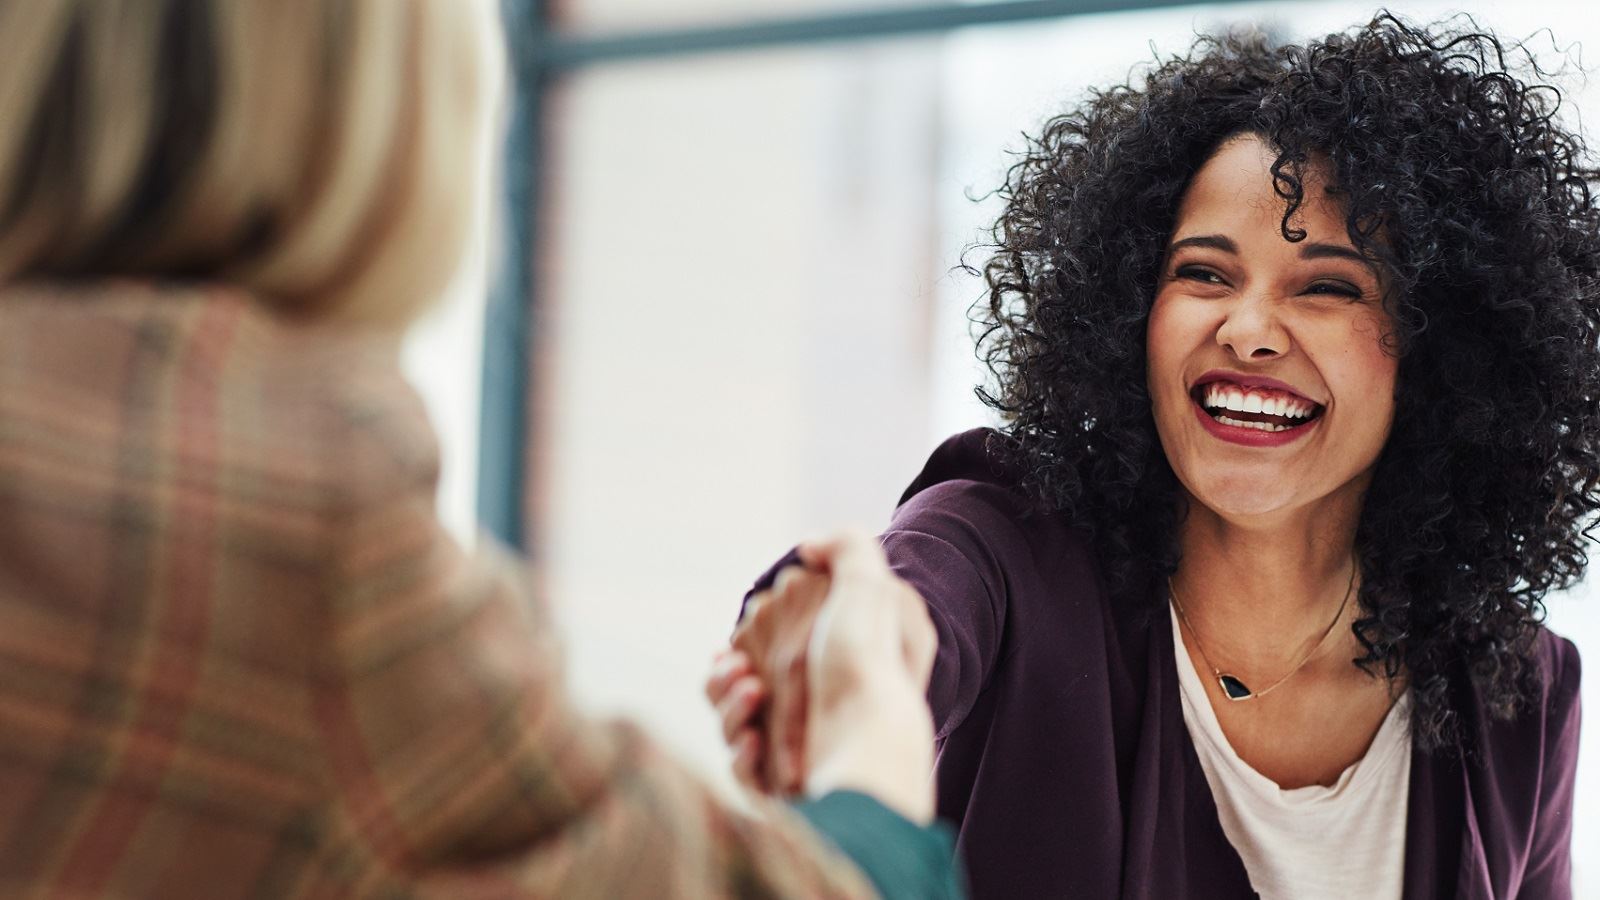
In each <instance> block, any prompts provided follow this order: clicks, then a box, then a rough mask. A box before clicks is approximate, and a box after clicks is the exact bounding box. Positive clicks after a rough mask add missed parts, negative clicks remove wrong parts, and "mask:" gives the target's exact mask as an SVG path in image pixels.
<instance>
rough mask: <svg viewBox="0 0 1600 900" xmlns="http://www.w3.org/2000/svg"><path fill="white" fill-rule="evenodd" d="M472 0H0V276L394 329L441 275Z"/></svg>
mask: <svg viewBox="0 0 1600 900" xmlns="http://www.w3.org/2000/svg"><path fill="white" fill-rule="evenodd" d="M500 53H501V51H500V44H499V40H498V31H497V29H495V28H494V27H493V26H492V24H491V17H490V11H489V8H488V5H487V3H486V2H485V0H0V122H5V123H7V126H6V127H5V128H3V129H0V282H12V281H17V280H22V279H30V280H31V279H35V278H43V279H92V278H108V277H109V278H115V277H137V278H155V279H162V280H166V279H184V280H189V279H203V280H220V281H226V282H230V283H233V284H236V285H239V286H241V287H244V288H245V289H247V290H250V291H252V292H254V293H256V294H257V295H259V296H260V297H262V298H263V299H265V300H267V301H269V302H271V303H273V304H275V305H277V306H279V307H280V308H283V309H285V310H289V311H295V312H302V313H310V314H319V315H320V314H327V313H337V314H341V315H353V316H355V317H358V318H362V319H376V320H385V321H390V322H395V321H400V320H408V319H409V318H410V317H411V316H412V315H413V314H414V313H415V312H416V311H418V310H419V309H420V308H421V307H422V306H424V305H425V304H427V303H428V302H429V301H431V300H432V299H433V297H434V295H436V294H437V293H438V292H440V291H441V290H442V288H443V287H444V284H445V282H446V280H448V278H449V277H450V275H452V274H453V273H454V271H455V269H456V267H457V266H458V265H459V263H460V260H461V256H462V250H463V247H464V243H465V239H466V236H467V234H468V233H469V230H470V226H471V224H472V222H471V220H472V216H473V213H474V212H475V210H476V207H477V204H476V203H475V202H474V200H475V185H476V184H477V183H478V181H479V179H478V177H477V175H478V168H479V166H480V165H481V164H482V161H483V159H484V157H485V154H484V153H483V152H482V151H483V149H484V144H483V141H484V139H485V138H486V136H487V133H488V129H487V128H486V127H485V123H486V122H487V121H488V119H489V114H488V110H487V109H486V104H487V103H488V102H489V99H490V98H491V97H492V96H493V95H494V91H493V85H494V83H495V79H496V77H497V75H498V69H499V66H500V63H501V55H500Z"/></svg>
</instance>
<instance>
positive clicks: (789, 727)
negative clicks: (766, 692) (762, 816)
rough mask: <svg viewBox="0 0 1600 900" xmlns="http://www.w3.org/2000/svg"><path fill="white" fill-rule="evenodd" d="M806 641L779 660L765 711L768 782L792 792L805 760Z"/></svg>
mask: <svg viewBox="0 0 1600 900" xmlns="http://www.w3.org/2000/svg"><path fill="white" fill-rule="evenodd" d="M805 643H806V642H805V641H803V640H797V641H796V643H795V644H794V645H792V647H791V649H790V651H789V652H788V653H786V654H785V655H784V656H783V657H782V658H781V659H780V660H779V668H778V669H777V670H776V673H775V677H776V678H778V679H779V682H778V684H776V685H775V686H774V690H773V698H772V705H771V707H770V708H769V710H768V713H767V747H768V751H769V756H770V759H769V760H768V773H767V782H768V783H769V784H771V785H772V786H773V788H774V789H777V790H781V791H786V792H788V791H791V789H793V788H794V787H795V786H797V785H798V784H799V783H800V782H801V780H802V777H803V774H804V773H803V767H804V760H803V757H802V754H801V753H799V752H798V750H799V748H800V747H802V746H803V742H804V741H805V723H806V709H807V700H806V694H807V688H806V652H805Z"/></svg>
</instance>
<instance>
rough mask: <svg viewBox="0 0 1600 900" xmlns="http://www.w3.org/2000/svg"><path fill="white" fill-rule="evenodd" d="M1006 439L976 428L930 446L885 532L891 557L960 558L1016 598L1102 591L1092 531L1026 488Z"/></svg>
mask: <svg viewBox="0 0 1600 900" xmlns="http://www.w3.org/2000/svg"><path fill="white" fill-rule="evenodd" d="M1004 440H1005V438H1004V436H1003V435H1001V434H999V433H998V432H995V431H992V430H990V429H976V430H973V431H967V432H963V433H961V434H958V435H955V436H954V437H951V438H949V439H948V440H946V441H945V442H944V443H943V444H941V445H940V446H939V447H938V449H936V450H935V451H934V452H933V454H932V455H931V456H930V457H929V459H928V462H927V464H926V465H925V466H924V467H923V469H922V472H921V473H920V474H918V475H917V477H916V479H915V480H913V481H912V483H911V485H910V487H908V488H907V489H906V491H905V494H904V496H903V497H902V498H901V500H900V505H899V507H898V508H897V509H896V510H895V514H894V517H893V519H892V520H891V522H890V526H889V529H888V531H887V532H886V533H885V535H884V541H885V546H886V548H887V549H888V551H889V555H890V561H891V562H894V563H897V564H898V563H900V562H902V561H905V560H906V558H907V557H914V556H926V557H928V558H930V559H934V558H944V559H950V558H959V559H960V560H962V561H964V563H965V566H966V567H970V569H971V570H972V572H973V573H974V574H976V576H977V577H979V578H980V579H981V580H982V581H983V583H984V584H985V585H986V587H987V589H988V591H989V593H990V594H991V595H992V596H995V597H997V598H1006V601H1007V602H1008V603H1011V604H1015V603H1016V602H1018V601H1021V602H1022V603H1023V604H1025V605H1033V601H1034V600H1037V599H1039V598H1043V597H1047V596H1048V597H1058V596H1062V595H1064V594H1071V595H1076V594H1084V593H1085V592H1089V593H1097V592H1098V586H1099V581H1100V578H1099V569H1098V566H1097V565H1096V564H1095V563H1094V560H1093V554H1092V551H1091V547H1090V542H1089V540H1088V537H1087V535H1085V534H1084V533H1083V532H1082V531H1080V530H1079V529H1077V528H1075V527H1073V526H1072V525H1071V524H1070V523H1069V522H1068V521H1067V520H1066V517H1064V516H1062V515H1059V514H1056V513H1053V512H1051V511H1049V510H1047V509H1044V508H1043V507H1042V506H1041V505H1040V504H1039V503H1038V502H1036V501H1035V500H1034V499H1033V497H1032V496H1031V495H1030V494H1029V493H1028V492H1027V491H1026V490H1025V489H1024V488H1023V487H1022V485H1021V479H1020V478H1019V477H1018V476H1017V474H1016V472H1015V471H1014V469H1013V468H1012V467H1011V466H1010V465H1009V463H1008V460H1007V459H1006V456H1005V453H1004ZM957 555H958V556H957ZM897 557H899V558H898V559H897ZM944 569H946V570H947V569H948V565H946V566H945V567H944Z"/></svg>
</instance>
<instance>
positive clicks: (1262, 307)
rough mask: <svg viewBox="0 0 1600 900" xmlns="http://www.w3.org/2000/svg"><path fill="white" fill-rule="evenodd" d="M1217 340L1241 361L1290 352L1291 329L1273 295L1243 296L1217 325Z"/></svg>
mask: <svg viewBox="0 0 1600 900" xmlns="http://www.w3.org/2000/svg"><path fill="white" fill-rule="evenodd" d="M1217 343H1218V344H1221V345H1222V347H1223V349H1225V350H1227V351H1228V352H1229V353H1232V354H1233V355H1234V356H1235V357H1236V358H1238V359H1240V360H1263V359H1272V358H1274V357H1278V356H1282V355H1283V354H1285V353H1287V352H1289V332H1288V330H1287V329H1285V328H1284V327H1283V323H1282V322H1281V321H1279V319H1278V310H1277V305H1276V304H1275V303H1273V302H1272V301H1271V298H1269V297H1265V296H1261V295H1255V296H1249V297H1241V298H1240V299H1239V300H1238V301H1237V302H1235V303H1233V304H1232V305H1230V306H1229V308H1228V310H1227V312H1226V313H1225V317H1224V318H1223V320H1222V324H1221V325H1219V326H1218V327H1217Z"/></svg>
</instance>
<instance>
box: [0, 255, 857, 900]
mask: <svg viewBox="0 0 1600 900" xmlns="http://www.w3.org/2000/svg"><path fill="white" fill-rule="evenodd" d="M437 477H438V455H437V450H436V446H435V443H434V439H433V436H432V433H431V431H430V429H429V426H428V424H427V422H426V420H425V418H424V415H423V411H422V409H421V407H420V404H419V402H418V400H417V398H416V397H415V395H414V394H413V393H412V391H411V390H410V389H409V388H408V387H407V386H406V384H405V383H404V381H403V380H402V378H401V376H400V374H399V369H398V365H397V359H396V354H395V348H394V346H393V345H392V343H390V342H384V341H379V340H377V339H374V338H361V337H356V336H351V335H337V334H330V333H323V332H321V331H319V330H316V329H305V328H296V327H292V326H289V325H286V324H283V323H281V322H280V321H278V320H276V319H274V318H272V317H270V316H269V315H268V314H266V313H265V312H264V311H263V310H262V308H261V307H260V306H259V305H258V304H255V303H253V302H252V301H251V300H250V299H249V298H247V297H243V296H240V295H238V294H235V293H231V292H229V291H227V290H223V289H207V290H199V289H191V290H183V289H177V288H154V287H150V286H141V285H137V284H113V285H101V286H97V287H78V288H72V289H65V288H48V289H47V288H42V287H34V288H28V287H12V288H8V289H6V290H4V291H0V896H4V897H8V898H9V897H16V896H49V897H85V896H116V897H141V898H142V897H162V898H168V897H205V898H229V897H346V896H380V897H408V896H438V897H483V898H489V897H524V896H541V897H542V896H550V897H597V898H600V897H604V898H630V897H695V898H701V897H707V898H714V897H725V896H796V897H799V896H804V897H827V896H840V897H845V896H850V897H854V896H870V895H871V890H870V888H869V887H868V886H867V882H866V881H865V880H864V879H863V877H862V876H861V875H860V874H859V873H858V872H857V871H856V870H855V869H854V868H853V867H852V866H850V865H849V864H848V863H846V862H845V861H844V860H843V857H841V856H837V855H835V854H834V853H833V852H832V851H831V850H827V849H825V848H824V847H823V845H822V844H821V843H820V841H819V839H818V838H817V837H816V836H815V834H814V833H812V832H810V831H809V830H808V829H807V828H806V826H804V825H803V824H802V823H801V822H800V820H799V819H798V818H791V817H790V816H789V814H788V813H785V812H777V811H774V814H773V816H772V817H770V818H769V819H766V820H762V821H757V820H754V819H751V818H748V817H746V816H742V815H739V814H735V813H733V812H730V811H728V810H727V809H725V808H723V807H721V806H719V805H718V803H717V802H716V801H715V800H714V799H713V798H712V796H711V795H710V794H709V793H708V792H707V790H706V789H705V788H704V787H702V786H701V785H699V784H697V783H696V782H695V781H694V780H693V779H692V778H691V777H690V776H689V775H687V774H685V773H684V772H683V771H682V770H680V769H679V768H678V767H677V766H675V765H674V764H673V763H672V762H671V761H670V760H668V759H666V758H665V757H664V756H663V755H662V754H661V752H660V751H658V750H657V749H655V748H654V747H653V746H652V745H651V744H650V742H649V741H647V740H645V739H644V738H643V737H642V736H641V734H640V733H639V732H638V731H636V730H635V729H633V728H630V727H628V726H625V725H603V724H598V723H595V722H591V721H588V720H586V719H584V718H583V717H582V716H580V715H579V714H578V713H576V712H575V711H574V710H573V709H572V707H571V706H570V705H569V702H568V700H567V698H566V697H565V695H564V694H563V690H562V680H561V662H560V653H559V650H558V647H557V645H556V641H555V639H554V637H553V636H552V634H551V627H550V623H549V621H548V619H547V616H546V612H545V609H544V607H543V606H542V605H541V603H539V602H538V599H537V598H536V597H534V596H533V595H532V594H531V593H530V592H529V590H528V589H527V587H526V580H525V578H524V573H523V572H522V570H521V567H520V566H518V565H517V563H516V562H515V561H514V560H511V559H508V558H505V557H504V556H501V555H498V554H496V553H494V552H489V553H487V554H486V555H483V556H479V557H469V556H467V555H465V554H464V553H463V552H462V550H460V549H459V548H458V546H457V545H456V544H455V543H454V542H453V541H452V540H451V539H450V538H449V537H448V536H447V535H446V533H445V532H444V531H443V530H441V527H440V525H439V522H438V521H437V519H436V517H435V510H434V507H433V496H434V488H435V482H436V479H437Z"/></svg>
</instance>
